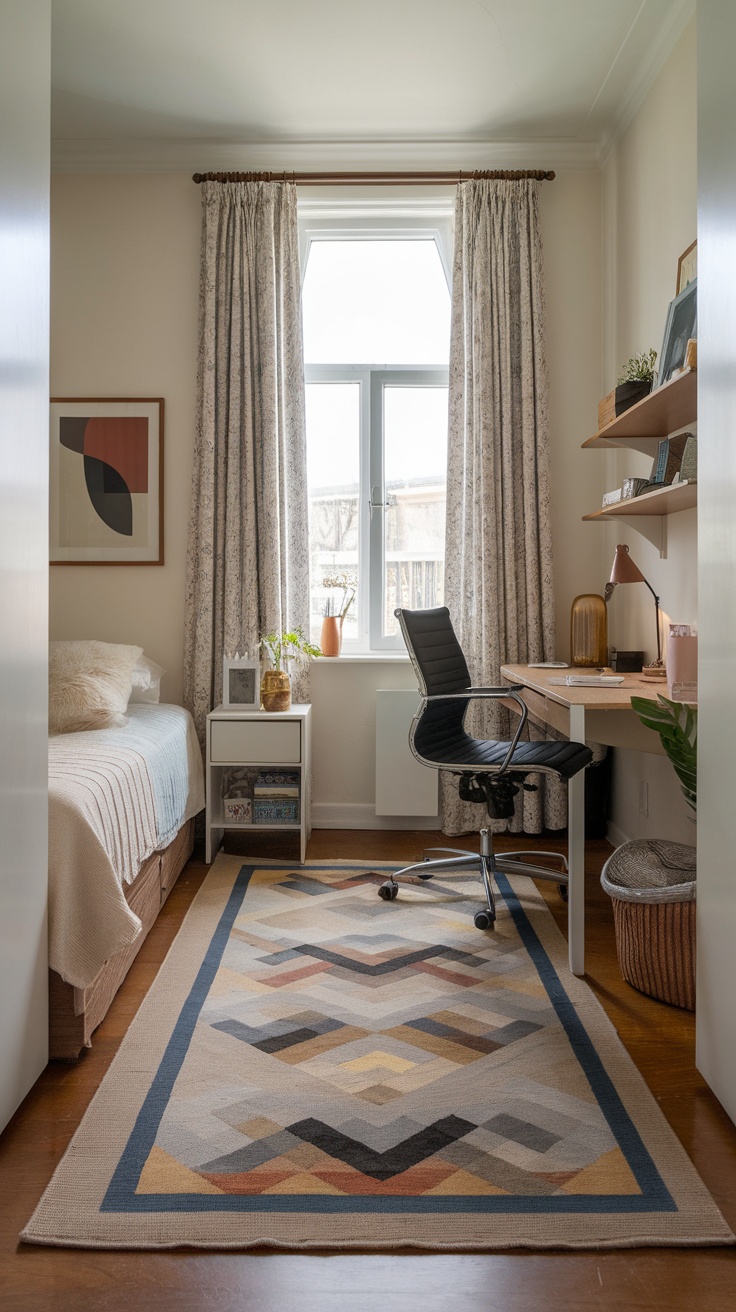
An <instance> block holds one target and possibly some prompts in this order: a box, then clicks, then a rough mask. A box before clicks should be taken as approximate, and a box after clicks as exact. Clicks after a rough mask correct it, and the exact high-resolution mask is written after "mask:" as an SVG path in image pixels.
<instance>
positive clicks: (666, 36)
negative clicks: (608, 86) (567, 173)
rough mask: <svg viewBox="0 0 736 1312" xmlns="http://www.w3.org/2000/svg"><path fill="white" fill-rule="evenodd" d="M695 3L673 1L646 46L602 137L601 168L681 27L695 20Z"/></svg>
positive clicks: (676, 38) (687, 0) (656, 76)
mask: <svg viewBox="0 0 736 1312" xmlns="http://www.w3.org/2000/svg"><path fill="white" fill-rule="evenodd" d="M695 6H696V0H677V3H674V4H673V5H672V8H671V10H670V11H669V13H668V16H667V20H666V22H665V23H663V24H662V27H661V28H660V31H659V35H658V36H657V39H656V40H655V41H654V42H653V43H652V44H651V45H650V47H649V49H648V50H647V53H646V55H645V57H644V58H643V59H642V61H641V63H640V65H639V68H638V70H637V72H636V75H635V76H634V77H633V78H632V79H631V82H630V83H629V89H628V92H627V94H626V96H625V97H624V99H623V100H622V101H621V102H620V103H619V106H618V110H617V112H616V116H615V118H614V121H613V124H612V126H611V128H610V129H609V130H608V131H607V132H605V133H604V134H603V137H602V138H601V141H600V144H599V150H598V159H599V164H600V167H601V168H603V167H604V166H605V164H606V162H607V160H608V157H609V155H610V154H611V151H612V150H613V148H614V146H615V145H616V143H617V142H618V141H619V140H620V139H621V137H622V136H623V135H624V133H625V132H626V130H627V128H629V127H630V125H631V123H632V122H633V120H634V118H635V117H636V115H637V113H638V111H639V110H640V108H641V106H642V104H643V103H644V100H645V99H646V97H647V95H648V93H649V91H650V90H651V88H652V86H653V85H654V83H655V82H656V80H657V78H658V76H659V74H660V73H661V71H662V69H663V68H664V65H665V64H666V63H667V60H668V59H669V57H670V55H671V54H672V51H673V50H674V48H675V46H676V45H677V42H678V41H679V40H680V37H681V36H682V34H683V32H684V31H685V28H686V27H687V25H688V23H689V22H690V20H691V19H692V18H694V17H695Z"/></svg>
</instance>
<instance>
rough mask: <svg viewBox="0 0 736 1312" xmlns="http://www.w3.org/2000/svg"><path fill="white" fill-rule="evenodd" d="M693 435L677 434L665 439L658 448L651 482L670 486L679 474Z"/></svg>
mask: <svg viewBox="0 0 736 1312" xmlns="http://www.w3.org/2000/svg"><path fill="white" fill-rule="evenodd" d="M691 437H692V433H677V434H675V436H674V437H663V438H662V440H661V442H660V443H659V446H658V447H657V455H656V459H655V461H654V465H653V466H652V473H651V482H652V483H665V484H669V483H671V482H672V480H673V479H674V477H675V474H679V472H680V469H681V466H682V457H683V455H684V453H685V448H686V446H687V441H688V438H691Z"/></svg>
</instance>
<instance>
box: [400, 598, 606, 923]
mask: <svg viewBox="0 0 736 1312" xmlns="http://www.w3.org/2000/svg"><path fill="white" fill-rule="evenodd" d="M395 614H396V616H397V618H398V620H399V623H400V625H401V631H402V633H403V635H404V640H405V642H406V646H407V649H408V651H409V655H410V657H411V660H412V663H413V665H414V669H415V671H416V674H417V678H418V680H419V691H420V693H421V696H422V700H421V702H420V705H419V709H418V711H417V713H416V715H415V717H414V720H413V723H412V726H411V730H410V733H409V744H410V746H411V750H412V752H413V753H414V755H415V756H416V758H417V760H418V761H420V762H421V763H422V765H427V766H430V767H432V768H433V769H436V770H448V771H450V772H451V773H453V774H458V775H459V776H460V796H461V797H462V798H463V799H464V800H466V801H471V802H482V803H484V804H485V806H486V808H487V810H488V814H489V815H490V816H491V817H492V818H493V819H497V818H504V817H508V816H511V815H512V814H513V809H514V798H515V796H516V795H517V794H518V792H519V789H520V788H521V787H530V786H531V785H528V784H526V782H525V781H526V778H527V776H528V775H530V774H544V773H547V774H556V775H559V777H560V778H562V779H571V778H572V776H573V775H575V774H577V773H578V771H579V770H583V769H584V768H585V766H586V765H588V763H589V762H590V760H591V759H592V752H591V751H590V749H589V748H588V747H586V746H585V744H584V743H575V742H522V741H521V733H522V730H523V728H524V725H525V723H526V718H527V709H526V706H525V704H524V702H523V700H522V698H521V696H520V695H519V689H518V688H515V687H512V686H506V687H503V688H473V687H472V686H471V682H470V673H469V671H468V666H467V662H466V660H465V657H464V655H463V652H462V648H461V647H460V644H459V642H458V640H457V637H456V636H455V631H454V629H453V627H452V621H451V620H450V612H449V611H448V609H447V607H446V606H441V607H437V608H436V609H433V610H405V609H399V610H397V611H395ZM479 699H482V700H496V701H499V700H502V699H505V700H509V699H511V700H513V701H515V702H516V703H517V705H518V708H519V714H520V718H519V724H518V727H517V730H516V733H515V734H514V737H513V738H512V739H511V740H510V741H509V742H499V741H497V740H495V739H485V738H473V737H472V736H471V735H470V734H469V733H467V732H466V730H465V727H464V720H465V712H466V710H467V708H468V706H469V705H470V703H471V701H474V700H479ZM433 850H434V851H440V852H447V853H451V854H453V857H452V859H449V858H444V859H443V858H438V859H434V860H425V861H422V862H419V863H417V864H415V865H412V866H406V867H404V869H403V870H399V871H397V873H396V874H395V875H393V876H392V877H391V878H390V879H388V880H387V881H386V882H385V884H382V885H381V887H380V888H379V894H380V896H381V897H383V898H384V899H385V900H386V901H391V900H393V898H395V897H396V895H397V893H398V880H399V879H401V878H402V877H403V876H407V875H411V877H412V879H414V880H415V879H416V878H420V879H431V878H432V876H433V875H434V874H435V873H436V871H438V870H444V871H446V872H447V871H449V872H450V873H452V870H453V868H465V867H467V866H469V865H471V866H472V865H478V866H479V869H480V874H481V878H482V879H483V884H484V887H485V892H486V907H485V909H484V910H482V911H479V912H478V913H477V915H476V917H475V923H476V925H477V926H478V928H479V929H488V928H490V927H491V926H492V925H493V923H494V921H495V918H496V910H495V900H494V895H493V874H494V872H496V871H503V872H504V873H506V874H524V875H533V876H534V877H536V878H541V879H553V880H555V882H556V883H558V884H559V885H560V887H561V889H564V888H565V886H566V884H567V879H568V875H567V861H566V859H565V858H564V857H561V856H560V855H559V853H553V852H544V853H540V852H536V851H535V852H526V851H524V852H513V853H504V854H503V856H496V854H495V853H494V851H493V840H492V835H491V831H490V830H489V829H481V831H480V851H479V852H477V853H471V852H464V851H462V850H458V849H457V848H436V849H433ZM530 856H535V857H537V858H538V857H540V856H543V857H546V858H551V859H553V860H554V861H556V862H559V863H560V865H561V869H557V870H551V869H550V868H549V866H540V865H534V864H531V863H530V862H529V861H527V860H526V859H525V858H527V857H530Z"/></svg>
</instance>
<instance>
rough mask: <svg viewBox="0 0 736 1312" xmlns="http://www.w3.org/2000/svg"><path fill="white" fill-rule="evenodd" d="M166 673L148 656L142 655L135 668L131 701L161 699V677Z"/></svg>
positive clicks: (154, 701) (152, 701) (156, 700)
mask: <svg viewBox="0 0 736 1312" xmlns="http://www.w3.org/2000/svg"><path fill="white" fill-rule="evenodd" d="M165 673H166V670H165V669H164V668H163V666H162V665H157V664H156V662H155V661H152V660H151V659H150V657H148V656H141V657H140V658H139V660H138V661H137V662H136V664H135V667H134V669H133V689H132V692H131V694H130V700H131V702H149V703H156V702H160V700H161V678H162V676H163V675H164V674H165Z"/></svg>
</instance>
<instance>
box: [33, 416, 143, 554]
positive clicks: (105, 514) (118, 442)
mask: <svg viewBox="0 0 736 1312" xmlns="http://www.w3.org/2000/svg"><path fill="white" fill-rule="evenodd" d="M163 456H164V403H163V401H162V400H161V399H160V398H142V399H141V398H137V399H126V398H123V399H112V398H110V399H108V398H97V397H81V398H80V397H71V398H67V397H52V398H51V451H50V559H51V564H52V565H163V563H164V516H163V491H164V479H163V470H164V466H163Z"/></svg>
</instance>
